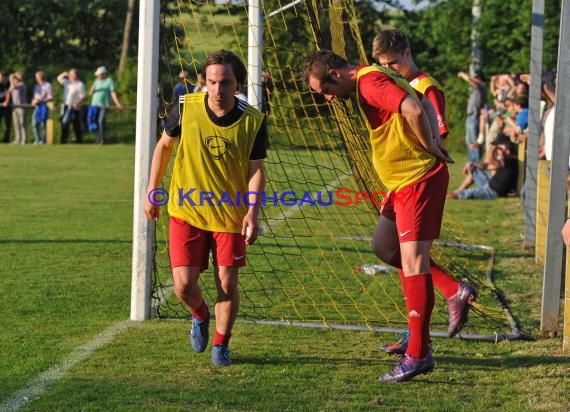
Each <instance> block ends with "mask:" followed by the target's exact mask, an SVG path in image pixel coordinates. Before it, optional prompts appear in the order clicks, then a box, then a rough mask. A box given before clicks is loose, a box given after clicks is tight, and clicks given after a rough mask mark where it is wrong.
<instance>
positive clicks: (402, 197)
mask: <svg viewBox="0 0 570 412" xmlns="http://www.w3.org/2000/svg"><path fill="white" fill-rule="evenodd" d="M448 184H449V172H448V170H447V165H446V164H441V163H439V164H438V165H437V166H435V168H434V169H432V171H430V172H429V173H428V174H427V175H426V177H425V178H424V179H421V180H419V181H418V182H414V183H412V184H409V185H408V186H404V187H403V188H402V189H400V190H398V191H397V192H391V193H390V195H389V196H388V200H387V201H386V204H385V205H384V207H383V208H382V216H384V217H386V218H387V219H390V220H391V221H393V222H396V228H397V230H398V238H399V239H400V243H403V242H412V241H420V240H434V239H437V238H439V233H440V230H441V221H442V219H443V208H444V206H445V196H446V194H447V185H448Z"/></svg>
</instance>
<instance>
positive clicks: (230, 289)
mask: <svg viewBox="0 0 570 412" xmlns="http://www.w3.org/2000/svg"><path fill="white" fill-rule="evenodd" d="M237 295H238V287H237V283H234V282H223V283H221V284H220V287H219V288H218V302H224V301H228V300H233V299H234V298H235V297H236V296H237Z"/></svg>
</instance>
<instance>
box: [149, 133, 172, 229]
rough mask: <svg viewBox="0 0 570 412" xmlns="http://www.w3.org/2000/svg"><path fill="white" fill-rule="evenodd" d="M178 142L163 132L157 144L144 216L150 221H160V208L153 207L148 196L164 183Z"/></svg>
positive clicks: (153, 156) (151, 167)
mask: <svg viewBox="0 0 570 412" xmlns="http://www.w3.org/2000/svg"><path fill="white" fill-rule="evenodd" d="M177 141H178V139H176V138H172V137H170V136H168V135H167V134H166V133H165V132H163V133H162V136H161V138H160V140H159V141H158V143H157V144H156V148H155V149H154V154H153V155H152V163H151V166H150V177H149V181H148V187H147V191H146V193H147V198H146V199H145V202H144V214H145V216H146V218H147V219H149V220H157V219H158V217H159V216H160V206H156V205H153V204H152V203H151V202H150V201H149V199H148V194H149V193H150V192H151V191H152V190H154V189H156V188H157V187H159V186H160V182H162V177H163V176H164V171H165V170H166V167H167V166H168V162H169V161H170V154H171V153H172V149H174V146H175V145H176V142H177Z"/></svg>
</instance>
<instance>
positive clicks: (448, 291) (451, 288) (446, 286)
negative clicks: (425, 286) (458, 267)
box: [429, 259, 459, 299]
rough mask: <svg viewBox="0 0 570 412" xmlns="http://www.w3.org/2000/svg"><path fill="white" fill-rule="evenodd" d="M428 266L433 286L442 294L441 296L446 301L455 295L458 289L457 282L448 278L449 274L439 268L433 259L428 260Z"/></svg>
mask: <svg viewBox="0 0 570 412" xmlns="http://www.w3.org/2000/svg"><path fill="white" fill-rule="evenodd" d="M429 264H430V266H429V270H430V272H431V278H432V281H433V286H434V287H435V288H436V289H437V290H439V291H440V292H441V293H443V296H445V298H446V299H449V298H450V297H452V296H453V295H455V294H456V293H457V290H458V289H459V282H458V281H457V280H455V279H454V278H452V277H451V276H449V274H448V273H447V272H446V271H444V270H443V269H442V268H441V267H439V266H438V264H437V263H435V262H434V261H433V259H430V260H429Z"/></svg>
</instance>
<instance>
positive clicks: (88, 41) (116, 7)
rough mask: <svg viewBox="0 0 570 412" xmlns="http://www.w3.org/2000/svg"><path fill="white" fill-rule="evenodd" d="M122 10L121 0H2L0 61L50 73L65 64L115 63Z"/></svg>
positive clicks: (89, 66) (6, 65)
mask: <svg viewBox="0 0 570 412" xmlns="http://www.w3.org/2000/svg"><path fill="white" fill-rule="evenodd" d="M126 10H127V7H126V2H125V1H124V0H91V1H77V0H4V1H3V2H2V13H0V44H1V48H0V49H1V50H2V60H3V62H2V64H3V66H4V68H5V69H19V70H24V71H28V72H29V71H35V70H40V69H41V70H44V71H46V73H48V74H49V75H51V76H55V75H57V74H58V73H60V72H61V71H63V69H65V68H69V67H78V68H80V69H85V70H89V71H92V70H94V68H95V67H97V66H99V65H106V66H107V67H108V68H110V69H112V68H113V67H116V64H117V63H118V56H119V53H120V47H121V40H122V36H123V26H124V20H125V15H126ZM137 20H138V19H136V18H135V19H134V27H133V33H132V37H131V38H132V43H133V44H136V41H137V39H136V33H137V29H136V26H137Z"/></svg>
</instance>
